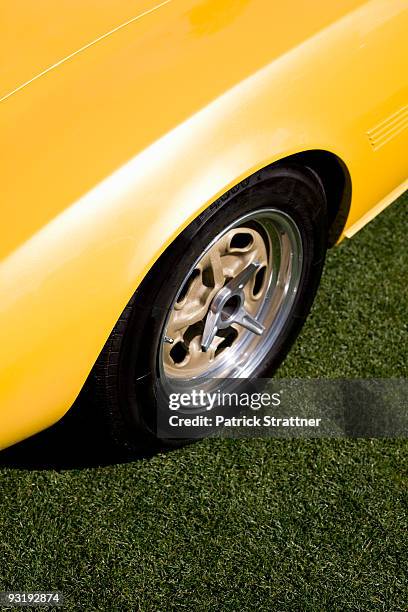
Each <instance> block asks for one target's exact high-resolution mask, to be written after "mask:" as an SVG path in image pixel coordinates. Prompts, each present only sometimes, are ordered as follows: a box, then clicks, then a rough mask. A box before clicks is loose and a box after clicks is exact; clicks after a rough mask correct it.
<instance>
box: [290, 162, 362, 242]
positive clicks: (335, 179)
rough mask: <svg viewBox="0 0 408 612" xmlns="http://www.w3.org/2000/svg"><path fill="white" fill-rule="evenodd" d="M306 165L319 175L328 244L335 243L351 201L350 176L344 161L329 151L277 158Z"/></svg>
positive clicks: (345, 219) (344, 222)
mask: <svg viewBox="0 0 408 612" xmlns="http://www.w3.org/2000/svg"><path fill="white" fill-rule="evenodd" d="M288 160H289V161H293V162H296V163H298V164H301V165H302V166H307V167H308V168H311V169H312V170H314V172H316V174H317V175H318V176H319V178H320V180H321V182H322V184H323V187H324V190H325V193H326V198H327V205H328V214H329V237H328V239H329V246H333V245H334V244H336V242H337V240H338V239H339V237H340V235H341V233H342V231H343V228H344V226H345V224H346V221H347V217H348V214H349V210H350V203H351V178H350V173H349V171H348V169H347V166H346V165H345V164H344V162H343V161H342V160H341V159H340V158H339V157H337V155H334V154H333V153H330V152H329V151H322V150H312V151H304V152H302V153H296V154H294V155H291V156H290V157H285V158H284V159H281V160H279V162H278V163H280V164H281V163H285V162H287V161H288Z"/></svg>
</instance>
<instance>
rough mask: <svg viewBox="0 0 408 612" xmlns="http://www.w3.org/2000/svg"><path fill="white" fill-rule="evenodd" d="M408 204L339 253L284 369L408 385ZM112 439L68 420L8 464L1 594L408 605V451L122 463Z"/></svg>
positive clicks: (0, 507)
mask: <svg viewBox="0 0 408 612" xmlns="http://www.w3.org/2000/svg"><path fill="white" fill-rule="evenodd" d="M407 203H408V197H407V196H405V198H401V199H400V200H399V201H398V202H397V203H396V204H394V205H393V206H392V207H390V208H389V209H388V210H387V211H386V212H385V213H384V214H383V215H381V216H380V217H379V218H377V219H376V220H375V221H374V222H372V223H371V224H370V225H369V226H368V227H366V228H365V229H364V230H362V231H361V232H360V233H359V234H358V235H357V236H356V237H355V238H354V239H353V240H352V241H346V242H344V243H343V244H342V245H341V246H340V247H339V248H337V249H335V250H333V251H331V252H330V254H329V257H328V262H327V267H326V271H325V274H324V278H323V282H322V287H321V290H320V291H319V295H318V298H317V301H316V304H315V307H314V309H313V312H312V314H311V317H310V318H309V320H308V322H307V324H306V326H305V328H304V331H303V333H302V335H301V337H300V338H299V340H298V342H297V343H296V346H295V347H294V349H293V351H292V352H291V354H290V355H289V357H288V358H287V359H286V361H285V363H284V365H283V366H282V368H281V372H280V373H281V374H282V376H296V377H317V376H329V377H339V376H340V377H344V376H350V377H374V376H375V377H395V376H405V375H406V366H407V350H406V346H407V321H408V289H407V285H408V283H407V276H408V274H407V270H408V249H407V232H408V223H407V208H406V205H407ZM80 422H81V421H80ZM98 435H99V434H98V431H95V432H94V433H93V434H90V433H89V429H88V431H87V432H86V423H85V421H84V430H82V429H81V428H79V429H75V428H72V427H71V430H70V429H69V423H68V424H64V423H63V424H62V425H59V426H57V427H55V428H53V429H52V430H51V431H50V432H46V433H45V434H41V435H40V436H38V437H36V438H34V439H33V440H31V441H28V442H26V443H24V444H22V445H19V446H17V447H15V448H13V449H10V450H8V451H5V452H3V453H2V454H1V455H0V460H1V464H2V466H3V467H2V468H1V469H0V474H1V484H0V494H1V497H0V532H1V533H0V535H1V537H0V590H1V589H2V588H3V589H45V590H47V589H51V588H54V589H60V590H62V591H63V592H64V593H65V595H66V599H67V606H66V608H65V609H68V610H86V611H91V610H102V611H107V612H110V611H114V610H118V611H128V610H129V611H133V610H142V611H155V612H156V611H162V612H167V611H169V610H186V611H189V612H190V611H200V612H201V611H206V610H214V612H216V611H217V612H218V611H222V610H227V611H234V612H235V611H240V612H241V611H243V610H245V611H246V610H248V611H251V612H252V611H255V610H265V611H268V612H273V611H278V612H280V611H291V612H292V611H294V612H306V611H310V612H317V611H328V612H332V611H336V610H338V611H341V612H344V611H349V610H350V611H351V610H353V611H354V610H355V611H367V612H368V611H370V612H372V611H373V610H383V611H384V612H393V611H397V610H401V611H402V610H407V607H408V577H407V572H408V552H407V551H408V535H407V534H408V525H407V523H408V520H407V516H408V512H407V510H408V495H407V460H408V443H407V441H405V440H318V439H315V440H299V439H298V440H293V441H283V440H260V439H252V440H215V439H214V440H206V441H203V442H200V443H197V444H194V445H191V446H189V447H187V448H184V449H181V450H177V451H172V452H169V453H167V454H160V455H157V456H154V457H150V458H140V459H138V460H134V461H131V462H129V461H128V462H126V461H124V460H121V459H120V458H115V456H114V455H113V454H112V451H109V449H107V448H106V447H105V446H104V444H105V442H104V440H103V436H102V437H101V438H100V440H99V441H98ZM101 435H102V434H101Z"/></svg>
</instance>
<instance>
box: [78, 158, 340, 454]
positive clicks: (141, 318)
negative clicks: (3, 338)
mask: <svg viewBox="0 0 408 612" xmlns="http://www.w3.org/2000/svg"><path fill="white" fill-rule="evenodd" d="M269 210H274V211H277V212H276V214H277V215H281V217H279V218H282V219H284V220H285V222H288V223H290V224H291V227H294V228H297V229H296V232H298V235H299V236H300V243H299V244H301V251H302V255H301V258H300V256H299V261H300V260H301V269H300V272H299V273H298V275H297V286H296V290H294V294H293V298H291V299H292V302H291V303H290V305H289V307H288V309H287V314H286V316H285V319H284V320H283V319H282V321H281V323H280V325H281V326H280V328H279V329H278V331H277V332H276V334H277V335H276V334H275V335H276V337H275V339H274V340H273V343H272V344H271V345H270V346H269V345H268V346H267V345H265V344H263V345H262V343H261V340H257V341H258V342H260V343H261V344H260V345H259V346H260V347H262V346H264V348H265V346H267V352H266V353H265V354H262V359H261V361H260V362H259V363H256V364H255V362H254V368H253V371H251V373H250V376H251V378H266V377H270V376H271V375H273V373H274V372H275V371H276V369H277V368H278V367H279V365H280V364H281V362H282V360H283V359H284V358H285V356H286V354H287V353H288V351H289V349H290V347H291V346H292V344H293V342H294V341H295V339H296V337H297V336H298V334H299V332H300V330H301V328H302V325H303V323H304V321H305V320H306V317H307V315H308V313H309V311H310V308H311V306H312V303H313V300H314V297H315V294H316V291H317V288H318V285H319V282H320V278H321V274H322V269H323V265H324V260H325V255H326V249H327V235H328V228H327V207H326V198H325V193H324V189H323V187H322V184H321V182H320V180H319V178H318V176H317V175H316V174H315V173H314V171H312V170H311V169H309V168H305V167H302V166H297V165H293V164H291V165H277V164H275V165H273V166H270V167H269V168H266V169H264V170H261V171H259V172H257V173H256V174H254V175H253V176H251V177H250V178H248V179H245V180H244V181H243V182H242V183H240V184H239V185H237V186H236V187H234V188H232V189H231V190H230V191H229V192H228V193H226V194H225V195H223V196H222V197H221V198H219V199H218V200H217V201H216V202H214V203H213V204H212V205H211V206H210V207H209V208H208V209H207V210H205V211H204V212H203V213H201V214H200V215H199V216H198V217H197V218H196V219H195V220H194V221H193V222H192V223H191V224H190V225H189V226H188V227H187V228H186V229H185V230H184V231H183V232H182V233H181V234H180V235H179V236H178V237H177V239H176V240H175V241H174V242H173V243H172V244H171V245H170V246H169V247H168V248H167V250H166V251H165V252H164V254H163V255H162V256H161V257H160V258H159V260H158V261H157V262H156V263H155V265H154V266H153V267H152V268H151V270H150V271H149V273H148V275H147V276H146V278H145V279H144V281H143V282H142V284H141V285H140V286H139V288H138V289H137V291H136V292H135V294H134V295H133V297H132V298H131V300H130V302H129V303H128V305H127V306H126V308H125V310H124V311H123V313H122V315H121V317H120V319H119V320H118V322H117V324H116V325H115V327H114V329H113V331H112V333H111V335H110V337H109V338H108V340H107V342H106V344H105V346H104V348H103V350H102V352H101V354H100V356H99V358H98V360H97V362H96V364H95V366H94V368H93V371H92V373H91V377H90V383H91V387H92V392H93V394H94V397H95V398H96V402H97V407H98V410H103V412H104V414H105V416H106V418H107V419H108V423H109V428H110V431H111V432H112V435H113V437H114V439H115V441H116V443H118V444H119V445H120V446H121V447H122V448H123V447H125V448H126V449H128V450H132V451H133V450H140V449H141V448H145V447H151V446H156V445H159V446H160V445H162V441H160V440H158V439H157V436H156V433H155V431H156V409H157V405H158V394H159V393H161V392H162V385H163V383H162V381H163V367H162V365H163V364H162V363H161V362H160V363H159V357H160V355H162V354H163V349H162V348H161V347H162V345H163V337H164V336H163V333H164V327H165V325H168V322H169V321H170V320H171V319H170V318H169V317H171V316H172V315H171V313H172V312H173V310H174V309H173V310H172V308H173V306H174V304H175V299H176V297H177V295H181V294H180V291H181V290H182V288H183V287H184V286H185V283H186V282H187V281H186V277H187V275H188V274H189V271H191V267H192V265H193V264H194V262H195V261H197V259H198V258H200V256H202V254H203V253H204V252H205V250H206V249H207V248H208V245H210V244H211V243H212V241H213V240H215V237H218V236H224V234H223V231H225V228H227V227H229V226H233V224H234V223H235V222H237V223H239V222H240V219H241V218H242V216H243V215H249V217H248V218H250V215H251V214H254V215H255V214H258V215H260V214H266V213H264V212H263V211H269ZM254 211H255V212H254ZM239 227H241V226H239ZM257 232H258V233H261V229H259V230H257ZM230 245H232V241H231V242H230ZM238 250H239V249H238ZM238 255H239V257H243V255H242V254H241V253H240V252H239V253H238ZM238 255H237V256H238ZM234 261H235V260H234ZM271 267H273V266H271ZM272 274H273V272H271V275H272ZM189 282H190V281H189ZM251 282H252V281H251ZM253 283H254V284H255V283H256V280H254V281H253ZM213 284H214V282H213ZM189 290H190V289H189ZM262 290H263V289H262ZM178 299H180V298H178ZM265 299H266V298H265ZM285 299H286V297H285ZM283 303H285V302H283ZM206 320H207V319H205V321H206ZM203 324H204V323H203ZM235 328H236V329H239V330H240V333H241V328H240V327H239V326H235ZM231 329H232V328H231ZM203 333H204V332H203ZM219 333H221V332H219ZM234 333H236V332H234ZM265 333H266V332H265ZM245 334H247V332H246V331H245V333H244V331H243V332H242V335H243V337H246V336H245ZM247 335H248V334H247ZM201 338H203V336H201ZM216 338H218V340H217V341H219V337H218V336H216ZM254 338H255V335H253V337H252V336H251V338H250V341H251V342H255V340H254ZM231 342H234V341H231ZM235 342H236V341H235ZM265 342H266V341H265ZM179 344H180V343H179ZM183 346H184V345H183ZM232 346H238V344H235V345H234V344H232V345H231V346H230V347H229V350H230V351H231V350H232V349H231V347H232ZM191 350H192V349H191ZM259 350H261V349H259ZM253 352H254V354H256V350H255V351H253ZM217 359H219V360H220V362H221V360H222V355H221V356H220V357H217V358H213V362H212V363H213V364H214V363H216V361H217ZM237 361H239V358H238V360H237ZM183 363H184V362H183ZM179 365H180V364H178V363H175V367H179ZM180 367H184V366H180Z"/></svg>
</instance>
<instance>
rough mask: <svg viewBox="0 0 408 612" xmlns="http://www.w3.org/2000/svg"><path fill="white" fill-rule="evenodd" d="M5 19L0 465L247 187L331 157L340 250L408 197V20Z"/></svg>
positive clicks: (96, 0)
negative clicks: (257, 177) (178, 256)
mask: <svg viewBox="0 0 408 612" xmlns="http://www.w3.org/2000/svg"><path fill="white" fill-rule="evenodd" d="M0 14H1V20H0V23H1V25H0V31H1V37H0V48H1V56H2V58H3V59H2V66H1V70H0V74H1V78H0V124H1V145H2V156H1V169H0V172H1V185H2V198H1V225H0V448H3V447H6V446H9V445H11V444H13V443H15V442H17V441H19V440H22V439H23V438H25V437H28V436H30V435H32V434H33V433H35V432H38V431H40V430H42V429H44V428H46V427H48V426H49V425H51V424H52V423H55V422H56V421H57V420H58V419H59V418H61V417H62V416H63V414H64V413H65V412H66V411H67V410H68V409H69V408H70V406H71V405H72V403H73V402H74V400H75V398H76V397H77V395H78V393H79V391H80V389H81V387H82V386H83V384H84V381H85V380H86V378H87V376H88V374H89V372H90V370H91V369H92V366H93V364H94V362H95V360H96V359H97V357H98V354H99V352H100V351H101V349H102V347H103V345H104V343H105V341H106V339H107V337H108V336H109V333H110V331H111V329H112V327H113V326H114V324H115V322H116V320H117V319H118V317H119V315H120V313H121V311H122V309H123V308H124V306H125V305H126V303H127V302H128V300H129V299H130V297H131V295H132V294H133V293H134V291H135V290H136V289H137V287H138V285H139V283H140V282H141V280H142V279H143V278H144V276H145V274H146V272H147V271H148V270H149V269H150V268H151V266H152V265H153V263H154V262H155V261H156V260H157V258H158V257H159V255H160V254H161V253H162V252H163V251H164V250H165V248H166V246H167V245H169V244H170V243H171V242H172V240H173V239H174V238H175V237H176V236H177V235H178V234H179V233H180V232H181V230H182V229H183V228H185V227H186V226H187V225H188V224H189V222H190V221H191V220H192V219H193V218H194V217H196V216H197V215H198V214H199V213H200V211H202V210H203V209H205V208H206V207H208V206H209V205H210V204H211V203H212V202H213V201H214V200H215V199H216V198H217V197H219V196H220V195H222V194H223V193H224V192H226V191H227V190H228V189H230V188H231V187H233V186H234V185H236V184H237V183H238V182H240V181H242V180H243V179H244V178H245V177H246V176H249V175H251V174H253V173H254V172H255V171H256V170H258V169H260V168H262V167H265V166H267V165H269V164H271V163H272V162H274V161H276V160H280V159H282V158H285V157H287V156H290V155H293V154H296V153H303V152H308V151H316V150H318V151H324V152H327V153H328V154H331V155H332V157H331V159H332V160H333V159H336V160H337V161H338V164H339V167H342V168H343V172H344V185H346V187H345V188H344V190H343V192H342V194H341V196H342V199H341V202H342V204H341V206H342V207H343V208H342V211H340V212H342V215H343V216H342V218H343V221H344V222H343V223H342V226H341V228H340V233H339V234H338V235H336V236H335V240H337V239H339V240H340V239H341V238H343V237H344V236H346V237H350V236H352V235H353V234H354V233H355V232H356V231H357V230H358V229H360V227H362V226H363V225H364V224H365V223H366V222H368V221H369V220H370V219H371V218H372V217H374V216H375V215H376V214H377V213H378V212H380V211H381V210H382V209H383V208H385V207H386V206H387V204H389V203H391V201H393V200H394V199H395V198H396V197H397V196H398V195H399V194H400V193H402V192H403V191H404V190H405V189H406V187H407V182H406V177H407V150H408V129H407V127H408V93H407V92H408V35H407V33H408V3H407V1H406V0H368V1H365V0H337V1H331V2H327V1H324V0H286V1H285V2H272V1H271V0H167V1H164V2H157V0H104V1H103V2H101V1H100V0H86V1H84V2H72V0H60V2H58V3H56V2H51V0H42V1H41V2H32V1H30V0H4V1H3V2H2V3H1V8H0ZM334 156H335V157H334ZM339 206H340V204H339ZM336 212H337V211H336ZM340 212H339V214H338V216H339V215H340ZM340 217H341V215H340Z"/></svg>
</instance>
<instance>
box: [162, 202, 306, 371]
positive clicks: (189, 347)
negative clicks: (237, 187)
mask: <svg viewBox="0 0 408 612" xmlns="http://www.w3.org/2000/svg"><path fill="white" fill-rule="evenodd" d="M302 268H303V245H302V240H301V235H300V232H299V229H298V227H297V225H296V223H295V222H294V220H293V219H292V218H291V217H290V216H289V215H287V214H286V213H284V212H282V211H279V210H277V209H274V208H268V209H260V210H256V211H254V212H252V213H249V214H246V215H243V216H242V217H241V218H239V219H238V220H237V221H235V222H234V223H233V224H231V225H230V226H228V227H227V228H226V229H224V230H223V231H222V232H220V233H219V234H218V235H217V236H216V237H215V238H214V240H213V241H212V242H211V243H210V244H209V245H208V247H207V248H206V249H205V250H204V252H203V253H202V254H201V256H200V257H199V258H198V259H197V260H196V261H195V262H194V264H193V265H192V266H191V267H190V269H189V272H188V274H187V275H186V277H185V278H184V280H183V282H182V283H181V286H180V289H179V291H178V293H177V295H176V298H175V300H174V302H173V304H172V305H171V308H170V311H169V314H168V316H167V319H166V322H165V325H164V328H163V333H162V337H161V342H160V351H159V374H160V377H161V378H163V379H167V380H175V379H178V380H180V379H182V380H193V379H194V380H197V379H201V378H202V379H205V378H207V379H208V378H227V377H228V378H243V377H250V376H251V374H252V373H253V372H254V371H255V370H256V368H257V367H258V365H259V364H260V363H261V362H262V360H263V359H264V358H265V356H266V355H267V354H268V353H269V351H270V350H271V348H272V347H273V345H274V343H275V342H276V339H277V338H278V336H279V334H280V333H281V331H282V329H283V327H284V326H285V324H286V322H287V320H288V318H289V316H290V313H291V311H292V308H293V304H294V301H295V297H296V293H297V291H298V288H299V283H300V280H301V277H302Z"/></svg>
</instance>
